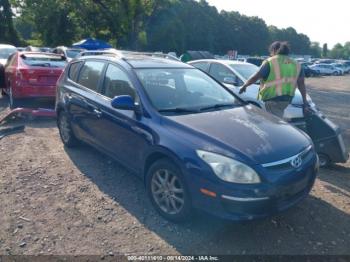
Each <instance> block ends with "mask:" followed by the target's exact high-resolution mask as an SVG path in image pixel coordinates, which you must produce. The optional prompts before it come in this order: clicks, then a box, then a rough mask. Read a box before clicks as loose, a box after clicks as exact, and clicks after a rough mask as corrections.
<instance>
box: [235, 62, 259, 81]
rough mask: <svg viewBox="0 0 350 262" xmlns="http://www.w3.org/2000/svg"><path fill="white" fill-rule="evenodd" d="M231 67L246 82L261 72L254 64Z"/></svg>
mask: <svg viewBox="0 0 350 262" xmlns="http://www.w3.org/2000/svg"><path fill="white" fill-rule="evenodd" d="M230 67H231V68H233V69H234V70H235V71H236V72H238V73H239V74H240V75H241V76H242V77H243V78H244V79H245V80H248V79H249V78H250V77H251V76H252V75H254V74H255V73H256V72H258V70H259V67H257V66H256V65H252V64H230Z"/></svg>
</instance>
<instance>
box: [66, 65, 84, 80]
mask: <svg viewBox="0 0 350 262" xmlns="http://www.w3.org/2000/svg"><path fill="white" fill-rule="evenodd" d="M80 66H81V62H76V63H73V64H71V65H70V67H69V72H68V77H69V79H71V80H73V81H74V82H76V81H77V79H78V74H79V69H80Z"/></svg>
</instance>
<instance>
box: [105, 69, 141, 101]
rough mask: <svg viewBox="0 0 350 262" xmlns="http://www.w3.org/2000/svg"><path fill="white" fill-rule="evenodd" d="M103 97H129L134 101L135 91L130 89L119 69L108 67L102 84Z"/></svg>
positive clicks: (128, 82) (129, 83) (129, 84)
mask: <svg viewBox="0 0 350 262" xmlns="http://www.w3.org/2000/svg"><path fill="white" fill-rule="evenodd" d="M103 95H105V96H107V97H109V98H114V97H116V96H121V95H129V96H131V97H132V98H134V99H135V89H134V88H133V87H132V85H131V82H130V80H129V78H128V76H127V75H126V74H125V73H124V72H123V71H122V70H121V69H119V68H118V67H117V66H114V65H109V66H108V68H107V71H106V77H105V79H104V83H103Z"/></svg>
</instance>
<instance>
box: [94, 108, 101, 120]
mask: <svg viewBox="0 0 350 262" xmlns="http://www.w3.org/2000/svg"><path fill="white" fill-rule="evenodd" d="M93 112H94V115H96V116H97V117H98V118H100V117H101V116H102V112H101V111H100V110H98V109H97V108H95V109H94V110H93Z"/></svg>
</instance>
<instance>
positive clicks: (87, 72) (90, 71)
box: [78, 61, 105, 92]
mask: <svg viewBox="0 0 350 262" xmlns="http://www.w3.org/2000/svg"><path fill="white" fill-rule="evenodd" d="M104 66H105V63H103V62H99V61H87V62H86V63H85V64H84V66H83V68H82V69H81V72H80V74H79V79H78V83H79V84H81V85H82V86H85V87H86V88H89V89H91V90H93V91H95V92H97V91H98V83H99V81H100V78H101V75H102V71H103V68H104Z"/></svg>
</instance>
